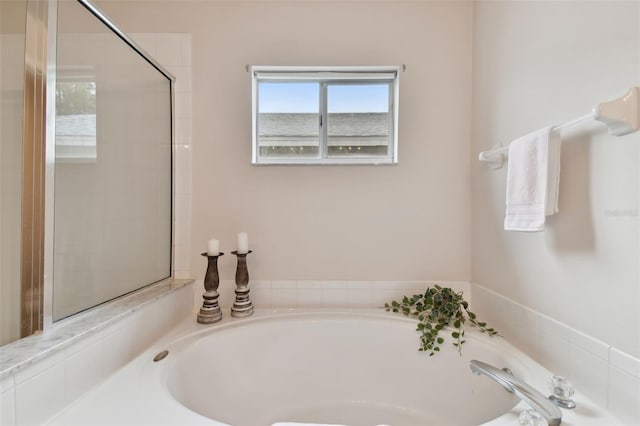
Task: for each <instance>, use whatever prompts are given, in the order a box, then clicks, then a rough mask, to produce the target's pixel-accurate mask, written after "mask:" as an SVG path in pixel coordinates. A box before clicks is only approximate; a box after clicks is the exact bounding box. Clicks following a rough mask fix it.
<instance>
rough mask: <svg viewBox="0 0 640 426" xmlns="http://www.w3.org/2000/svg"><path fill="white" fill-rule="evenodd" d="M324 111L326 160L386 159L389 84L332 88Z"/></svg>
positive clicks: (332, 86) (333, 85) (336, 86)
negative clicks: (327, 155) (326, 118)
mask: <svg viewBox="0 0 640 426" xmlns="http://www.w3.org/2000/svg"><path fill="white" fill-rule="evenodd" d="M327 108H328V113H329V117H328V120H327V121H328V123H327V138H328V154H329V157H340V156H354V157H356V156H362V155H366V156H378V155H379V156H386V155H388V150H389V134H390V124H389V123H390V115H389V85H388V84H380V83H379V84H357V85H349V84H331V85H329V86H328V87H327Z"/></svg>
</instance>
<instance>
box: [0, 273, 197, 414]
mask: <svg viewBox="0 0 640 426" xmlns="http://www.w3.org/2000/svg"><path fill="white" fill-rule="evenodd" d="M193 291H194V290H193V286H192V285H186V286H184V287H182V288H181V289H179V290H176V291H174V292H172V293H170V294H168V295H166V296H165V297H163V298H161V299H159V300H158V301H156V302H154V303H151V304H149V305H146V306H144V307H143V308H141V309H139V310H137V311H135V312H133V313H132V314H131V315H129V316H127V317H126V318H124V319H122V320H121V321H119V322H117V323H115V324H113V325H112V326H110V327H108V328H106V329H103V330H101V331H99V332H97V333H94V334H92V335H91V336H90V337H87V338H86V339H83V340H81V341H80V342H78V343H76V344H74V345H72V346H69V347H67V348H66V349H64V350H61V351H57V352H55V353H54V354H52V355H51V356H49V357H47V358H45V359H43V360H41V361H39V362H36V363H34V364H33V365H30V366H29V367H26V368H24V369H22V370H19V371H18V372H16V373H15V374H13V375H11V376H9V377H6V378H3V379H2V381H0V424H1V425H2V426H13V425H20V426H23V425H38V424H42V423H43V422H45V421H46V420H47V419H49V418H50V417H51V416H53V415H54V414H56V413H57V412H59V411H60V410H62V409H63V408H64V407H65V406H66V405H68V404H70V403H72V402H73V401H74V400H76V399H77V398H79V397H81V396H82V394H83V393H85V392H87V391H88V390H89V389H91V388H92V387H94V386H96V385H97V384H98V383H100V382H101V381H102V380H104V379H105V378H106V377H108V376H109V375H110V374H112V373H113V372H115V371H116V370H117V369H118V368H121V367H122V366H124V365H125V364H126V363H127V362H129V361H130V360H132V359H133V358H134V357H136V356H137V355H138V354H140V353H141V352H142V351H144V350H145V349H146V348H147V347H148V346H149V345H151V344H152V343H153V342H154V341H155V340H157V339H158V338H159V337H161V336H162V335H163V334H165V333H166V332H167V331H168V330H169V329H170V328H171V327H172V325H173V324H176V323H178V322H179V321H181V320H182V318H183V317H184V316H185V315H191V314H192V312H193Z"/></svg>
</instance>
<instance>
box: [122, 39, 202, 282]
mask: <svg viewBox="0 0 640 426" xmlns="http://www.w3.org/2000/svg"><path fill="white" fill-rule="evenodd" d="M130 36H131V37H132V38H133V39H134V40H135V41H136V42H137V43H138V44H139V45H140V46H141V47H142V48H143V49H144V50H145V51H147V52H148V53H149V54H150V55H151V56H152V57H154V58H155V59H156V60H157V61H158V62H159V63H160V64H162V66H163V67H165V68H166V69H167V70H168V71H169V72H170V73H172V74H173V75H174V76H175V77H176V83H175V102H174V113H175V119H174V126H175V127H174V151H173V154H174V155H173V169H174V185H173V195H174V230H173V276H174V278H190V274H191V271H190V265H189V263H190V262H189V247H190V244H191V117H192V114H191V34H171V33H163V34H135V33H134V34H130Z"/></svg>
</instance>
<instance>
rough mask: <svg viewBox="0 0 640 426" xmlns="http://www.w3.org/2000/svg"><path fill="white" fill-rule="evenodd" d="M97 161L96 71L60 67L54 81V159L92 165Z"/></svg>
mask: <svg viewBox="0 0 640 426" xmlns="http://www.w3.org/2000/svg"><path fill="white" fill-rule="evenodd" d="M96 158H97V152H96V75H95V70H94V69H93V68H87V69H85V68H82V67H75V68H69V67H59V69H58V74H57V81H56V160H58V161H66V162H95V161H96Z"/></svg>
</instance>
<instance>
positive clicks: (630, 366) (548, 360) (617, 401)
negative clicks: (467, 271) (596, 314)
mask: <svg viewBox="0 0 640 426" xmlns="http://www.w3.org/2000/svg"><path fill="white" fill-rule="evenodd" d="M471 294H472V298H473V310H474V312H476V313H477V314H478V315H481V316H482V317H483V318H485V319H486V321H487V322H490V323H491V324H493V325H494V326H495V328H496V329H498V330H499V331H500V333H501V334H502V335H503V336H504V337H505V338H506V339H507V340H508V341H509V342H511V343H512V344H513V345H515V346H516V347H518V348H519V349H521V350H522V351H523V352H525V353H526V354H528V355H529V356H530V357H532V358H533V359H535V360H536V361H538V362H539V363H540V364H542V365H543V366H545V367H546V368H547V369H548V370H550V371H551V372H552V373H553V374H557V375H561V376H565V377H567V378H569V380H571V382H572V383H573V385H574V387H575V389H576V391H577V392H582V393H584V394H585V395H587V396H588V397H589V398H590V399H592V400H593V401H594V402H596V403H597V404H598V405H600V406H602V407H606V408H608V409H609V410H610V411H611V413H612V414H613V415H615V416H616V417H618V419H619V420H620V421H621V422H622V423H623V424H626V425H638V424H640V360H639V359H636V358H634V357H632V356H630V355H628V354H626V353H624V352H622V351H620V350H618V349H616V348H614V347H612V346H610V345H608V344H607V343H605V342H602V341H600V340H598V339H595V338H593V337H591V336H588V335H586V334H584V333H582V332H580V331H579V330H576V329H573V328H571V327H569V326H567V325H565V324H562V323H560V322H558V321H555V320H554V319H552V318H549V317H547V316H545V315H543V314H541V313H539V312H536V311H534V310H532V309H529V308H527V307H526V306H523V305H521V304H519V303H516V302H514V301H513V300H510V299H507V298H506V297H503V296H501V295H500V294H497V293H495V292H493V291H491V290H488V289H487V288H485V287H483V286H481V285H479V284H476V283H472V284H471Z"/></svg>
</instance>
